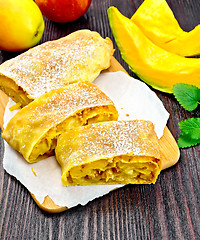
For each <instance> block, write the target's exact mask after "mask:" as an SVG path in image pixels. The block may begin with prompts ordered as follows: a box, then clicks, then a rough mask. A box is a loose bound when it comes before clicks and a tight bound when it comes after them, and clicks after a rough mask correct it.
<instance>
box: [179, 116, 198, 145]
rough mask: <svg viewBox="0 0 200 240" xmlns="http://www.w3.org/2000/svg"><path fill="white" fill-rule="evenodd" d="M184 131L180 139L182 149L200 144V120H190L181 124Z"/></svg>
mask: <svg viewBox="0 0 200 240" xmlns="http://www.w3.org/2000/svg"><path fill="white" fill-rule="evenodd" d="M179 127H180V129H181V130H182V132H181V135H180V137H179V139H178V146H179V147H180V148H187V147H191V146H195V145H197V144H199V143H200V118H189V119H186V120H183V121H181V122H179Z"/></svg>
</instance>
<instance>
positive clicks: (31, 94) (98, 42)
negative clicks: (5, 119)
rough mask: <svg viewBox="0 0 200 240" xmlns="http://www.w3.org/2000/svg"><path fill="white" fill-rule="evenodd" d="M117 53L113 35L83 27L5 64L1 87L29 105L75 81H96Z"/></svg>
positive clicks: (17, 100) (1, 68)
mask: <svg viewBox="0 0 200 240" xmlns="http://www.w3.org/2000/svg"><path fill="white" fill-rule="evenodd" d="M113 52H114V50H113V44H112V41H111V40H110V39H109V38H106V39H103V38H102V37H101V36H100V35H99V33H97V32H93V31H90V30H79V31H76V32H74V33H71V34H69V35H68V36H66V37H63V38H60V39H58V40H54V41H49V42H46V43H43V44H41V45H39V46H36V47H34V48H31V49H30V50H28V51H27V52H25V53H23V54H21V55H19V56H17V57H15V58H13V59H11V60H8V61H6V62H4V63H3V64H1V65H0V89H1V90H3V91H4V92H5V93H6V94H7V95H8V96H9V97H11V98H12V99H13V101H15V102H20V103H21V105H22V106H25V105H27V104H28V103H29V102H31V101H33V100H34V99H36V98H37V97H39V96H41V95H42V94H44V93H46V92H49V91H50V90H53V89H57V88H61V87H63V86H66V85H68V84H71V83H75V82H82V81H89V82H92V81H93V80H94V79H95V78H96V77H97V76H98V75H99V73H100V72H101V71H102V70H103V69H107V68H109V66H110V59H111V56H112V54H113Z"/></svg>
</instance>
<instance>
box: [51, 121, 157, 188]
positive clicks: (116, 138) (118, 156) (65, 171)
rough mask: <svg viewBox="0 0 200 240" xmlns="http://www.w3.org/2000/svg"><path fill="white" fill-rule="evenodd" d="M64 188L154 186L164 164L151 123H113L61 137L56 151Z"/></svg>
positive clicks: (68, 133) (93, 126)
mask: <svg viewBox="0 0 200 240" xmlns="http://www.w3.org/2000/svg"><path fill="white" fill-rule="evenodd" d="M55 153H56V159H57V161H58V162H59V164H60V166H61V168H62V177H61V180H62V182H63V184H64V185H66V186H72V185H90V184H128V183H132V184H142V183H155V181H156V179H157V177H158V175H159V173H160V171H161V161H160V152H159V145H158V139H157V135H156V133H155V131H154V126H153V124H152V123H151V122H150V121H144V120H133V121H110V122H104V123H96V124H92V125H88V126H84V127H78V128H76V129H74V130H73V131H72V130H70V131H67V132H66V133H63V134H61V135H60V136H59V138H58V142H57V146H56V149H55Z"/></svg>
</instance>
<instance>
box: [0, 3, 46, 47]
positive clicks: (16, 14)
mask: <svg viewBox="0 0 200 240" xmlns="http://www.w3.org/2000/svg"><path fill="white" fill-rule="evenodd" d="M0 19H1V24H0V49H2V50H6V51H22V50H26V49H28V48H30V47H33V46H34V45H36V44H37V43H38V42H39V41H40V39H41V37H42V35H43V32H44V19H43V16H42V13H41V11H40V9H39V7H38V6H37V5H36V3H35V2H34V1H33V0H6V1H5V0H0Z"/></svg>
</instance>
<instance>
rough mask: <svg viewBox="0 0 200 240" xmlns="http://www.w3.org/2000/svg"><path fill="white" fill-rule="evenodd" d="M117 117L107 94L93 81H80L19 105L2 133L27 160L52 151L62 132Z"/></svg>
mask: <svg viewBox="0 0 200 240" xmlns="http://www.w3.org/2000/svg"><path fill="white" fill-rule="evenodd" d="M117 119H118V112H117V110H116V108H115V106H114V105H113V102H112V101H111V100H110V98H109V97H107V96H106V95H105V94H104V93H103V92H102V91H101V90H100V89H99V88H98V87H97V86H95V85H94V84H92V83H89V82H87V83H86V82H85V83H82V82H79V83H74V84H70V85H68V86H66V87H63V88H60V89H55V90H52V91H50V92H48V93H46V94H44V95H42V96H40V97H39V98H37V99H36V100H34V101H33V102H31V103H30V104H28V105H27V106H25V107H24V108H22V109H21V110H20V111H19V112H18V113H17V114H16V115H15V116H14V117H13V118H12V119H11V120H10V121H9V123H8V124H7V126H6V129H5V130H4V131H3V134H2V136H3V138H4V139H5V140H6V141H7V142H8V144H9V145H11V146H12V147H13V148H14V149H16V150H17V151H18V152H20V153H21V154H22V155H23V156H24V158H25V159H26V160H27V161H28V162H36V161H39V160H40V159H42V158H44V157H48V156H49V155H52V151H53V149H54V148H55V145H56V139H57V137H58V136H59V135H60V134H61V133H62V132H64V131H66V130H69V129H73V128H75V127H78V126H82V125H86V124H89V123H93V122H98V121H109V120H117Z"/></svg>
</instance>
